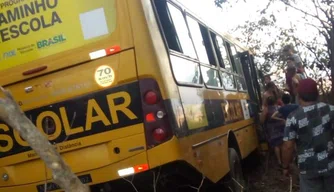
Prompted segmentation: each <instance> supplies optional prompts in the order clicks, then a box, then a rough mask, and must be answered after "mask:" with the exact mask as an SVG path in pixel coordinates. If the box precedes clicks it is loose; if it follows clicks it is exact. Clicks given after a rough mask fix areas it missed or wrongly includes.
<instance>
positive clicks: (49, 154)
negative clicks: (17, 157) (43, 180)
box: [0, 87, 90, 192]
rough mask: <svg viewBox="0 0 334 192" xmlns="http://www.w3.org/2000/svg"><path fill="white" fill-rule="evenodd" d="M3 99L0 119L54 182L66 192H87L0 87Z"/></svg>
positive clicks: (84, 186)
mask: <svg viewBox="0 0 334 192" xmlns="http://www.w3.org/2000/svg"><path fill="white" fill-rule="evenodd" d="M0 92H2V93H3V94H4V96H5V97H3V98H0V118H1V119H2V120H3V121H4V122H6V123H7V124H8V125H9V126H10V127H11V128H13V129H15V130H17V131H18V132H19V133H20V136H21V137H22V138H23V139H24V140H26V141H27V142H28V143H29V145H30V146H31V148H32V149H33V150H34V151H35V152H36V153H37V154H38V155H39V156H40V158H41V159H42V160H43V161H44V162H45V164H46V166H47V167H48V168H50V169H51V171H52V175H53V179H54V181H55V182H56V183H57V184H58V185H59V186H60V187H61V188H62V189H64V190H65V191H66V192H89V191H90V190H89V188H88V186H86V185H84V184H82V183H81V181H80V180H79V178H78V177H77V176H76V175H75V174H74V173H73V172H72V171H71V169H70V167H68V166H67V165H66V163H65V162H64V160H63V159H62V158H61V156H60V154H59V153H58V151H57V150H56V148H55V147H54V146H53V145H51V143H50V142H49V141H48V139H47V138H46V137H45V136H44V135H43V134H42V133H41V132H40V131H39V130H38V129H37V128H36V126H35V125H34V124H33V123H32V122H31V121H30V120H29V119H28V118H27V117H26V116H25V114H24V113H23V111H22V110H21V109H20V107H19V105H18V104H17V103H16V101H15V100H14V98H13V96H12V94H11V93H10V92H9V91H8V90H5V89H4V88H3V87H0Z"/></svg>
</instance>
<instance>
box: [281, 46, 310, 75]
mask: <svg viewBox="0 0 334 192" xmlns="http://www.w3.org/2000/svg"><path fill="white" fill-rule="evenodd" d="M283 54H284V55H285V56H286V57H287V60H286V61H287V65H288V68H289V67H296V69H297V73H300V74H301V75H303V76H304V75H305V74H304V73H305V69H304V66H303V62H302V60H301V58H300V57H299V55H297V54H296V51H295V50H294V48H293V46H292V45H286V46H285V47H284V48H283ZM288 58H290V59H288ZM289 60H290V61H289ZM291 60H292V61H293V63H292V62H291Z"/></svg>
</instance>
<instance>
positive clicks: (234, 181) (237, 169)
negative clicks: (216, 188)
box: [228, 148, 246, 192]
mask: <svg viewBox="0 0 334 192" xmlns="http://www.w3.org/2000/svg"><path fill="white" fill-rule="evenodd" d="M228 154H229V165H230V179H231V180H230V182H229V186H228V188H229V189H230V190H231V191H233V192H244V191H246V186H245V183H246V182H245V180H244V176H243V173H242V167H241V160H240V158H239V155H238V154H237V152H236V151H235V149H233V148H229V149H228Z"/></svg>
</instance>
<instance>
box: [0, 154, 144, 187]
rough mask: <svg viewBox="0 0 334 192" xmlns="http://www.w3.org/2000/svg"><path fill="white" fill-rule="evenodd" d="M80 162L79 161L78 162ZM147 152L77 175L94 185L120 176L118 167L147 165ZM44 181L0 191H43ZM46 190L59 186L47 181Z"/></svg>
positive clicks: (83, 180)
mask: <svg viewBox="0 0 334 192" xmlns="http://www.w3.org/2000/svg"><path fill="white" fill-rule="evenodd" d="M78 163H80V162H78ZM147 164H148V162H147V153H146V152H143V153H140V154H137V155H135V156H132V157H130V158H127V159H124V160H121V161H119V162H117V163H114V164H110V165H108V166H105V167H101V168H98V169H94V170H90V171H87V172H82V173H78V174H77V175H78V176H79V178H80V179H81V181H82V182H83V183H86V184H88V185H90V186H94V185H96V184H98V183H104V182H106V181H112V180H117V179H119V178H120V176H119V175H118V171H119V170H120V169H125V168H129V167H134V166H136V165H147ZM44 186H45V181H44V182H43V181H41V182H36V183H31V184H27V185H17V186H11V187H0V192H21V191H22V192H44V191H45V190H44ZM47 191H49V192H58V191H61V190H59V187H58V186H57V185H56V184H54V183H53V182H51V181H50V180H48V181H47Z"/></svg>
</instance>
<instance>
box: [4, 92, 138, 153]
mask: <svg viewBox="0 0 334 192" xmlns="http://www.w3.org/2000/svg"><path fill="white" fill-rule="evenodd" d="M119 101H123V102H119ZM102 102H105V103H107V107H106V106H102V105H101V104H99V103H98V102H97V101H96V99H89V100H88V102H87V107H86V111H85V114H86V119H85V122H82V123H80V126H77V127H74V126H73V127H71V123H70V122H71V121H72V120H73V119H71V120H70V117H69V116H68V115H67V111H66V110H67V109H66V106H63V107H59V108H58V109H57V110H54V111H43V112H40V113H39V114H37V117H36V118H34V119H35V124H36V127H37V128H38V129H39V130H40V131H41V132H43V133H44V134H46V135H47V133H45V132H47V131H45V129H46V127H45V126H43V122H44V121H43V120H44V119H45V118H49V119H51V120H52V121H53V122H54V129H55V130H54V131H53V132H52V133H51V134H48V135H47V136H48V139H49V140H52V141H55V140H57V139H58V138H59V136H60V135H61V134H62V133H65V135H66V136H72V135H76V134H82V133H85V132H90V131H93V132H95V133H97V132H99V130H93V129H94V127H93V126H92V125H93V124H94V123H99V125H101V126H102V125H103V126H104V127H108V129H107V130H112V127H113V125H117V124H118V123H120V120H119V115H120V114H122V115H123V117H124V116H125V117H126V118H127V119H128V120H135V119H138V117H137V116H136V115H135V114H134V112H132V111H131V110H130V109H129V106H130V105H131V96H130V94H129V93H127V92H125V91H121V92H116V93H112V94H109V95H106V96H105V100H104V101H102ZM71 118H74V117H71ZM80 122H81V121H80ZM95 129H96V128H95ZM0 132H1V133H2V134H0V144H1V145H0V152H9V151H11V150H12V149H13V147H14V143H15V145H19V146H28V144H27V142H26V141H24V140H23V139H22V138H21V137H20V135H19V134H18V133H17V132H16V131H14V134H13V135H12V136H10V134H9V132H10V128H9V127H8V126H7V125H6V124H0ZM100 132H101V131H100ZM74 145H75V146H80V145H81V143H80V144H78V143H76V144H71V145H68V146H67V145H66V146H62V149H66V148H71V147H74Z"/></svg>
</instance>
